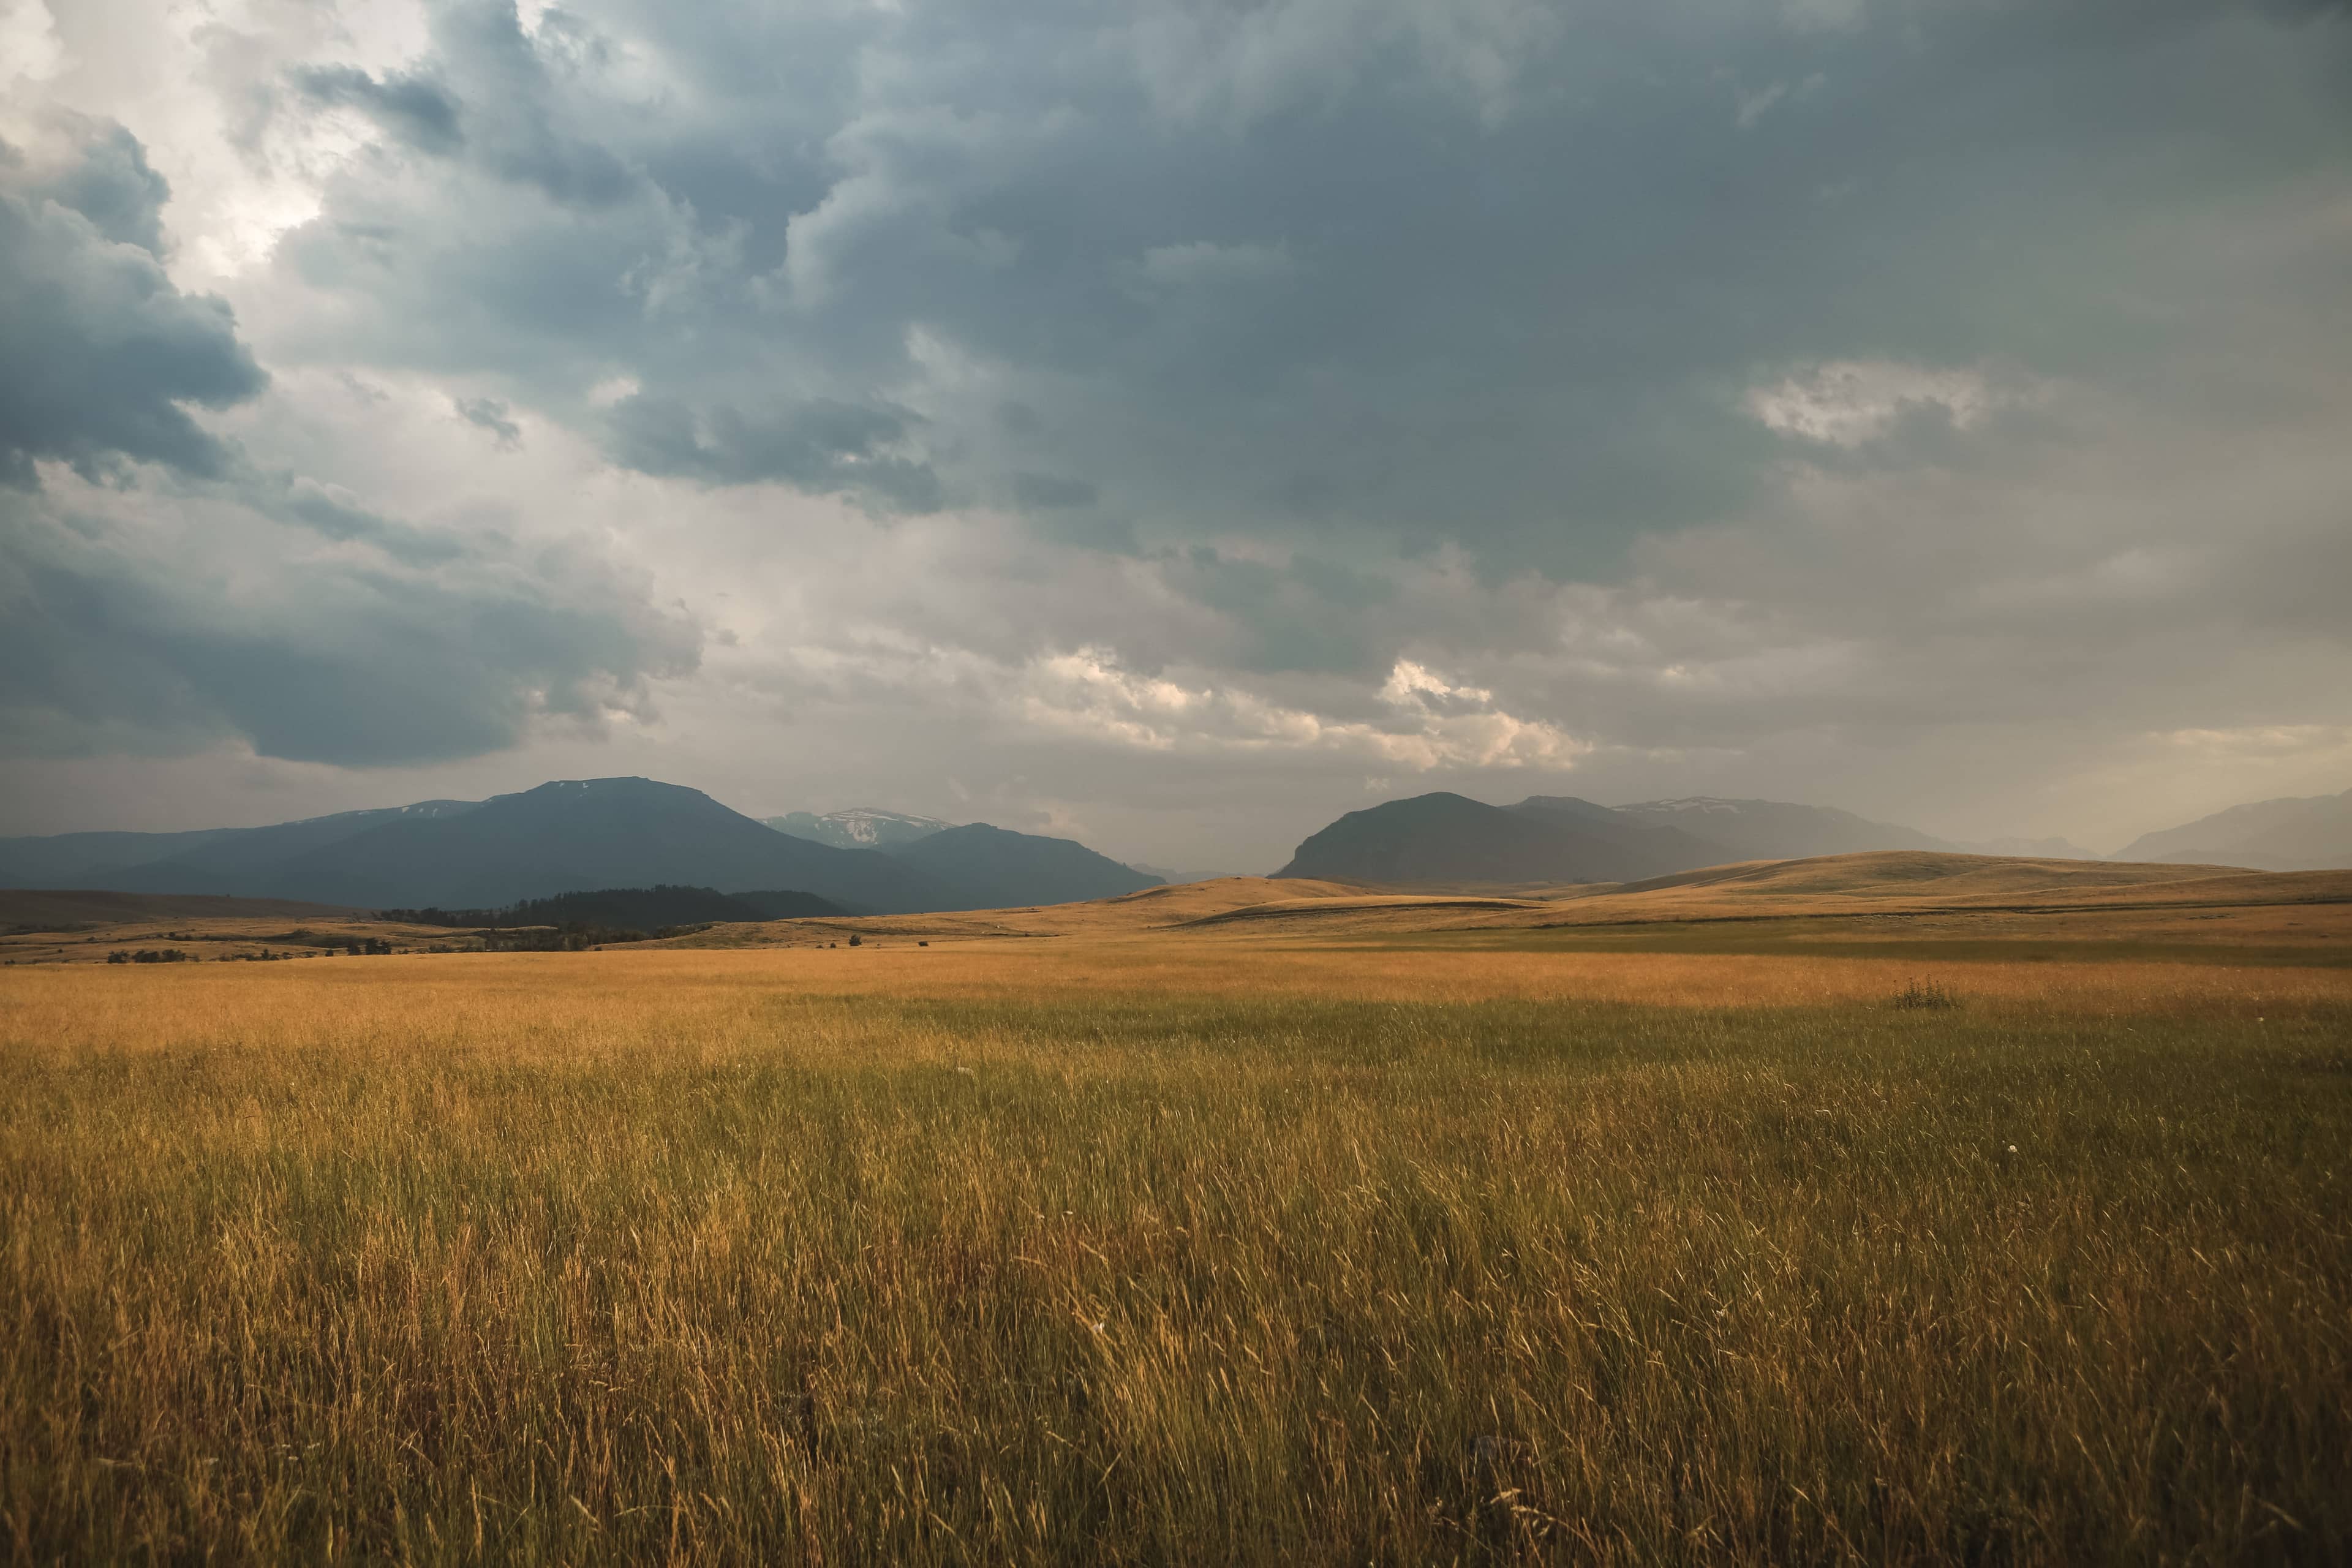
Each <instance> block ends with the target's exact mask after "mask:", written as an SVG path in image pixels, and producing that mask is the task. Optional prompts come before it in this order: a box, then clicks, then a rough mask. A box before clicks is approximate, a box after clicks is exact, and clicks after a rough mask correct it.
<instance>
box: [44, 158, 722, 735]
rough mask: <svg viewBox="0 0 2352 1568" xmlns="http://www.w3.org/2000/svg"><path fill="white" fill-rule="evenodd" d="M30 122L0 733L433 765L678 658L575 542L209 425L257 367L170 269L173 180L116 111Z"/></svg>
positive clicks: (252, 383)
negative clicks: (299, 470) (236, 746)
mask: <svg viewBox="0 0 2352 1568" xmlns="http://www.w3.org/2000/svg"><path fill="white" fill-rule="evenodd" d="M43 129H44V130H45V131H46V132H47V133H48V142H49V144H48V145H47V146H46V147H37V148H36V149H35V150H34V152H33V153H29V154H28V153H26V152H23V151H20V150H17V149H14V148H9V149H7V150H6V151H7V154H8V158H7V163H6V165H5V167H6V173H7V174H8V176H9V181H8V184H7V187H6V188H5V189H0V306H5V310H0V323H5V324H0V353H5V354H6V356H7V363H8V366H9V371H8V374H7V376H6V377H5V379H0V443H5V444H4V445H0V458H5V461H6V463H7V465H8V466H7V468H6V469H5V475H6V477H7V478H8V479H11V480H12V481H13V482H12V484H11V485H10V487H9V488H8V489H5V490H0V668H5V669H6V670H7V671H8V679H7V682H6V685H5V689H0V751H5V753H6V754H10V755H16V756H28V755H29V756H57V755H64V756H71V755H76V754H80V753H86V752H91V751H93V750H100V749H121V750H125V751H129V752H134V753H136V752H173V751H180V750H186V749H190V748H196V747H202V746H204V745H205V744H208V743H212V742H218V741H220V740H223V739H228V738H234V739H236V740H237V741H240V742H243V743H245V744H246V745H248V746H249V747H250V748H251V749H252V750H253V751H254V752H257V754H259V755H262V756H267V757H276V758H285V759H289V760H295V761H315V762H325V763H336V764H340V765H352V766H367V765H373V764H383V763H419V762H435V761H441V760H446V759H448V758H452V757H465V756H472V755H478V754H479V753H482V752H491V751H496V750H499V749H503V748H506V747H510V746H512V745H514V744H516V743H517V742H519V741H520V740H522V739H523V738H524V736H525V734H526V733H527V731H528V729H529V726H530V723H531V722H532V721H535V720H541V719H547V718H552V719H556V720H560V721H572V722H574V723H582V724H589V725H593V724H594V723H596V722H598V721H602V720H603V719H604V718H606V717H608V716H609V715H612V714H614V713H632V712H642V711H645V710H646V700H645V691H644V682H645V679H646V677H647V676H648V675H653V674H661V675H675V674H677V673H680V672H681V671H683V670H685V669H688V668H691V667H692V665H693V662H694V658H695V655H696V649H697V647H698V631H697V630H696V628H695V627H694V626H692V624H691V622H690V621H688V620H687V619H685V618H684V617H680V616H676V615H674V614H669V613H665V612H658V611H655V610H652V609H649V608H647V607H646V605H644V604H643V603H642V600H641V598H640V597H639V593H640V585H639V584H634V583H632V582H630V581H628V580H626V579H625V577H624V576H621V575H618V574H614V573H613V572H612V571H611V570H610V569H609V568H607V567H604V566H603V565H601V564H600V563H597V562H596V561H595V560H594V559H593V556H592V555H590V554H589V553H588V552H583V551H582V550H580V549H578V548H576V547H571V546H565V547H562V548H558V549H552V550H549V551H545V552H540V553H538V554H536V555H533V554H530V553H528V552H521V551H518V550H516V549H514V548H513V547H512V545H511V543H510V542H498V541H481V540H467V539H465V538H463V537H460V536H456V535H452V534H450V533H447V532H446V531H432V530H427V529H421V528H417V527H415V526H414V525H411V524H406V523H403V522H400V521H394V520H390V519H387V518H385V517H383V516H380V515H378V514H376V513H375V512H373V511H372V510H370V509H368V508H367V507H366V506H365V505H364V504H363V503H362V501H361V500H359V498H357V497H356V496H354V495H352V493H350V492H349V491H347V490H344V489H341V488H340V487H337V486H334V485H331V484H327V483H322V482H320V481H319V480H317V479H311V478H309V477H308V476H304V475H299V474H295V473H292V472H290V471H289V470H286V469H283V468H278V469H271V468H264V467H261V466H259V465H257V463H255V462H254V461H252V460H251V459H249V458H247V455H246V454H245V453H244V452H243V451H242V450H241V449H240V447H238V446H237V445H236V444H235V443H232V442H229V441H227V440H224V439H223V438H221V437H218V436H216V435H215V434H214V433H213V432H211V431H209V430H207V429H205V428H204V427H203V426H201V425H200V424H199V423H198V422H197V420H196V418H195V416H194V415H193V414H192V413H191V412H190V405H195V406H197V407H211V408H226V407H228V406H231V405H237V404H242V403H247V402H250V401H251V400H253V399H255V398H257V396H259V395H261V394H262V393H263V391H264V389H265V388H266V386H267V385H268V379H267V377H266V376H265V375H264V374H263V373H262V371H261V370H260V368H259V367H258V365H257V363H256V362H255V360H254V358H253V355H252V354H251V353H250V352H249V351H248V349H247V346H246V345H245V344H244V343H243V342H240V341H239V339H238V337H237V334H236V322H235V319H234V317H233V315H232V313H231V311H230V310H229V308H228V306H227V304H226V302H225V301H223V300H219V299H217V298H212V297H203V296H190V295H186V294H184V293H182V292H181V291H180V290H179V289H176V288H175V287H174V286H173V284H172V282H171V281H170V279H169V278H168V276H167V274H166V273H165V271H164V269H163V260H164V256H163V238H162V232H163V231H162V227H161V225H160V221H159V214H160V209H161V208H162V206H163V203H164V201H165V200H166V198H167V195H168V187H167V186H166V184H165V183H164V182H163V180H162V179H161V178H160V177H158V176H156V175H155V174H153V173H152V170H150V169H149V168H148V166H147V164H146V162H145V160H144V157H143V153H142V149H141V147H140V146H139V144H138V143H137V142H135V141H134V140H132V139H131V138H130V137H129V136H128V135H127V133H125V132H123V131H122V129H121V127H120V126H114V125H106V124H100V123H96V122H91V121H83V120H79V119H60V120H57V121H52V122H51V123H50V124H48V125H47V126H46V127H44V128H43ZM41 460H53V461H55V462H56V463H58V465H60V467H59V468H58V469H57V470H55V471H52V472H50V473H49V474H47V475H46V476H44V475H43V474H42V473H41V472H40V471H39V468H38V467H37V463H38V462H39V461H41Z"/></svg>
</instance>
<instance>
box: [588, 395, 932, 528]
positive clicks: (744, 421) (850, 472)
mask: <svg viewBox="0 0 2352 1568" xmlns="http://www.w3.org/2000/svg"><path fill="white" fill-rule="evenodd" d="M910 424H911V421H910V418H909V416H908V415H907V414H906V412H905V411H904V410H900V409H893V408H876V407H860V406H857V405H853V404H846V403H835V402H833V401H832V400H830V399H819V400H817V401H814V402H811V403H805V404H802V405H799V406H797V407H793V408H788V409H783V410H780V411H779V412H777V413H776V414H774V415H772V416H769V417H767V418H764V419H757V418H753V417H751V416H746V415H745V414H744V413H742V412H741V411H740V410H739V409H736V408H733V407H730V406H728V405H719V406H718V407H715V408H712V409H710V410H709V411H708V412H706V413H701V414H698V413H696V412H695V410H693V409H691V408H689V407H688V406H687V405H686V404H685V403H683V402H681V401H679V400H678V399H677V398H670V397H660V396H656V395H651V394H647V393H642V392H640V393H633V394H631V395H628V396H626V397H624V398H622V399H621V400H620V401H619V402H618V403H617V404H615V405H614V408H613V411H612V414H611V416H610V417H609V420H608V424H607V429H608V432H609V440H608V449H609V450H610V451H611V452H612V454H613V456H614V459H615V460H617V461H619V462H622V463H625V464H626V465H628V466H629V467H630V468H635V469H637V470H638V471H639V472H641V473H647V474H667V475H676V476H678V477H681V478H685V479H697V480H699V481H701V482H703V483H706V484H719V485H747V484H757V483H760V482H761V481H763V480H782V481H784V482H785V483H788V484H791V485H793V486H796V487H797V488H799V489H803V490H808V491H811V492H812V493H815V494H821V495H831V494H839V495H850V496H856V497H872V498H875V499H877V500H880V501H882V502H884V503H885V504H887V505H888V506H890V507H892V508H894V509H895V510H900V511H908V512H925V511H934V510H938V508H939V506H940V483H939V479H938V477H937V476H936V475H934V474H933V473H932V472H931V470H930V468H929V467H928V466H927V465H925V464H922V463H919V462H914V461H910V460H908V458H902V457H899V456H897V455H896V453H895V451H894V448H895V447H898V446H900V445H901V444H903V443H904V442H905V440H906V438H907V437H908V433H909V426H910Z"/></svg>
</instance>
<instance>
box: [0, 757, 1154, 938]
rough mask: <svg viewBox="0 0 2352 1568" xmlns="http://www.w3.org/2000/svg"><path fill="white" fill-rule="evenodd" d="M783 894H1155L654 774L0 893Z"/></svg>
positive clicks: (108, 845) (233, 846)
mask: <svg viewBox="0 0 2352 1568" xmlns="http://www.w3.org/2000/svg"><path fill="white" fill-rule="evenodd" d="M656 883H673V884H688V885H692V886H696V887H704V888H712V889H718V890H719V891H720V892H723V893H748V892H756V891H773V890H777V889H792V890H794V891H798V892H804V893H811V894H814V895H815V896H816V897H818V898H820V899H823V900H827V901H828V902H830V903H833V904H836V905H839V906H840V907H841V908H843V909H845V910H853V911H856V912H859V913H868V914H905V913H916V912H923V911H931V910H965V909H996V908H1004V907H1010V906H1014V905H1021V904H1029V903H1037V902H1067V901H1073V900H1081V899H1098V898H1108V897H1111V896H1113V895H1116V894H1118V893H1129V892H1136V891H1139V890H1140V889H1144V888H1148V887H1154V886H1157V885H1158V879H1156V878H1151V877H1146V876H1144V875H1142V874H1140V873H1139V872H1136V871H1133V870H1131V869H1129V868H1127V867H1125V866H1122V865H1120V864H1119V863H1118V861H1116V860H1112V859H1110V858H1108V857H1106V856H1101V855H1097V854H1096V853H1095V852H1094V851H1093V850H1090V849H1088V848H1087V847H1085V846H1083V845H1080V844H1076V843H1074V842H1072V841H1070V840H1068V839H1060V838H1046V837H1038V836H1036V835H1033V834H1024V833H1010V832H1006V831H1005V830H1003V829H1002V828H997V827H992V826H987V825H985V824H978V823H976V824H972V825H971V826H964V827H955V828H941V829H940V831H938V832H936V833H931V834H928V835H925V836H923V837H920V838H919V839H918V840H916V841H915V842H913V843H909V844H905V845H903V846H899V847H896V848H894V849H893V850H890V851H887V852H886V851H885V850H882V849H868V848H858V849H845V848H838V847H834V846H832V845H828V844H822V843H817V842H814V841H813V840H810V839H806V838H801V837H793V836H792V835H790V834H786V833H781V832H778V831H776V830H775V829H773V828H771V827H768V826H764V825H763V824H761V823H760V822H757V821H755V820H753V819H752V818H751V817H748V816H743V815H741V814H740V813H739V812H735V811H731V810H730V809H728V808H727V807H726V806H724V805H720V804H719V802H717V801H715V800H713V799H711V798H710V797H709V795H704V794H703V793H702V792H701V791H699V790H694V789H687V788H683V787H681V786H679V785H677V784H660V783H657V782H656V781H654V780H652V779H643V778H619V779H585V780H568V781H562V782H558V783H551V784H541V785H540V786H539V787H538V788H537V789H531V790H525V791H522V792H521V793H520V794H517V795H497V796H493V797H492V798H491V799H489V800H486V801H430V802H425V803H424V804H422V805H414V806H401V807H394V808H392V809H388V810H383V811H360V812H345V813H341V814H340V815H337V816H322V817H312V818H310V819H308V820H306V821H302V822H291V823H283V824H279V825H278V826H271V827H253V828H223V829H211V830H205V831H199V832H194V833H163V834H134V833H82V834H63V835H58V836H56V837H45V838H14V839H0V886H6V887H16V888H27V887H39V888H89V889H107V890H111V891H118V892H143V893H212V894H228V895H233V896H237V897H244V898H271V899H299V900H309V901H311V902H315V903H322V904H341V905H345V906H353V907H359V908H367V909H385V908H394V907H399V908H407V909H423V908H426V907H431V906H439V907H441V908H444V909H495V908H500V907H503V906H506V905H509V904H513V903H517V902H520V901H521V900H526V899H541V898H547V897H550V896H552V895H555V894H559V893H568V892H577V891H585V890H591V889H604V888H642V887H651V886H654V885H655V884H656Z"/></svg>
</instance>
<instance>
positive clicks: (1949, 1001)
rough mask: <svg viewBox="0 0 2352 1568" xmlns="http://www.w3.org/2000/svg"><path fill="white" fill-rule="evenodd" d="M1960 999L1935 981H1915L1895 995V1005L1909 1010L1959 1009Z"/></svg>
mask: <svg viewBox="0 0 2352 1568" xmlns="http://www.w3.org/2000/svg"><path fill="white" fill-rule="evenodd" d="M1894 1005H1895V1006H1897V1007H1901V1008H1904V1009H1906V1011H1907V1010H1910V1009H1915V1008H1942V1007H1957V1006H1958V1005H1960V999H1959V998H1958V996H1955V995H1954V994H1952V993H1951V992H1950V991H1949V990H1948V989H1947V988H1946V987H1945V986H1944V985H1943V984H1940V983H1938V982H1937V981H1933V980H1914V981H1913V982H1911V984H1908V985H1906V986H1905V987H1904V988H1903V989H1902V990H1900V991H1897V992H1896V993H1895V998H1894Z"/></svg>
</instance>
